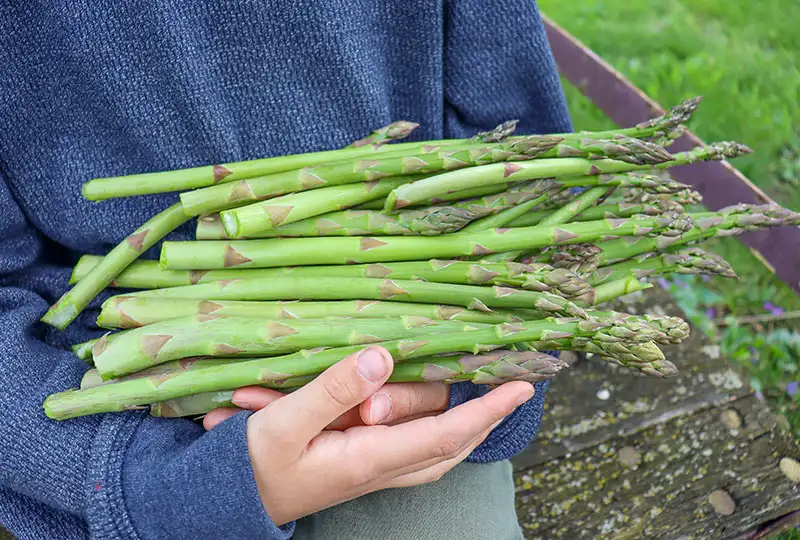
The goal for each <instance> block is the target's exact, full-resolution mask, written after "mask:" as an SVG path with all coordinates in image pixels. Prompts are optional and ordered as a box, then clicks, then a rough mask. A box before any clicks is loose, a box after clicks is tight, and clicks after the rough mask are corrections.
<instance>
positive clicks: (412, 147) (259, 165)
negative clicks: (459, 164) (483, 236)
mask: <svg viewBox="0 0 800 540" xmlns="http://www.w3.org/2000/svg"><path fill="white" fill-rule="evenodd" d="M699 102H700V98H693V99H690V100H686V101H684V102H683V103H681V104H679V105H677V106H675V107H673V108H672V109H670V110H669V111H668V112H667V113H666V114H665V115H664V116H661V117H658V118H654V119H652V120H648V121H647V122H642V123H640V124H638V125H636V126H633V127H631V128H624V129H618V130H611V131H600V132H593V133H592V132H581V133H564V134H561V135H560V136H562V137H564V138H565V139H570V138H595V139H603V138H609V137H613V136H615V135H618V134H619V135H627V136H630V137H637V138H650V137H655V138H660V137H664V136H666V135H668V134H669V133H672V132H674V131H675V130H676V128H678V127H679V126H680V125H681V124H682V123H684V122H686V121H687V120H688V119H689V117H690V116H691V114H692V113H693V112H694V111H695V109H696V108H697V106H698V104H699ZM513 125H515V123H514V122H513V121H512V122H511V123H506V124H505V127H504V124H501V126H498V128H495V130H492V131H490V132H487V133H484V134H478V135H477V136H476V137H475V138H473V139H451V140H439V141H427V142H423V143H398V144H392V145H385V146H383V145H382V146H378V147H376V146H375V145H369V146H361V147H357V148H347V149H343V150H342V149H340V150H328V151H322V152H314V153H309V154H294V155H289V156H279V157H272V158H262V159H254V160H250V161H240V162H235V163H225V164H220V165H209V166H203V167H194V168H191V169H181V170H175V171H164V172H157V173H145V174H134V175H129V176H121V177H116V178H99V179H95V180H91V181H90V182H88V183H86V184H84V188H83V194H84V197H86V198H87V199H89V200H95V201H99V200H103V199H109V198H113V197H128V196H132V195H145V194H149V193H164V192H168V191H183V190H189V189H196V188H202V187H207V186H213V185H215V184H217V183H220V182H231V181H234V180H240V179H242V178H252V177H254V176H263V175H268V174H274V173H280V172H284V171H289V170H292V169H300V168H303V167H312V166H316V165H321V164H323V163H333V162H337V161H343V160H347V159H356V158H362V157H366V156H370V155H378V156H384V155H388V154H389V153H396V152H403V153H406V154H412V153H414V152H416V151H420V150H421V149H422V148H423V147H424V146H429V145H464V144H467V143H469V142H475V141H482V142H494V141H497V140H502V139H504V138H505V137H506V136H508V135H509V134H510V131H513ZM492 134H495V135H496V136H495V137H494V138H493V137H492V136H491V135H492Z"/></svg>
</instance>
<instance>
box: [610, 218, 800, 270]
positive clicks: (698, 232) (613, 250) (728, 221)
mask: <svg viewBox="0 0 800 540" xmlns="http://www.w3.org/2000/svg"><path fill="white" fill-rule="evenodd" d="M689 216H690V217H691V218H692V219H693V220H694V222H695V226H694V227H693V228H692V229H691V230H689V231H687V232H685V233H683V234H680V235H678V236H663V235H659V234H656V235H654V236H649V237H645V238H641V239H631V238H619V239H616V240H609V241H607V242H602V243H600V244H598V247H600V248H601V249H602V250H603V252H602V253H601V254H600V265H601V266H608V265H609V264H614V263H616V262H620V261H624V260H626V259H630V258H631V257H635V256H636V255H641V254H642V253H649V252H654V251H655V252H661V251H677V250H679V249H681V248H682V247H683V246H685V245H687V244H689V243H692V242H698V241H700V240H705V239H708V238H713V237H715V236H735V235H738V234H741V233H742V232H745V231H754V230H759V229H764V228H767V227H788V226H793V225H800V214H799V213H797V212H793V211H791V210H788V209H786V208H781V207H780V206H778V205H773V204H765V205H752V204H737V205H734V206H729V207H726V208H723V209H722V210H720V211H719V212H703V213H697V214H689Z"/></svg>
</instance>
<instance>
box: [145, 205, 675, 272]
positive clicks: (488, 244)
mask: <svg viewBox="0 0 800 540" xmlns="http://www.w3.org/2000/svg"><path fill="white" fill-rule="evenodd" d="M685 225H686V221H685V217H684V216H683V215H681V214H670V213H667V214H662V215H660V216H654V217H649V218H646V219H645V218H637V219H607V220H598V221H587V222H581V223H570V224H565V225H554V226H547V227H525V228H519V229H493V230H489V231H481V232H475V233H454V234H448V235H442V236H418V237H408V236H382V237H375V238H373V237H333V238H274V239H267V240H229V241H204V242H165V243H164V245H163V246H162V249H161V258H160V265H161V267H162V268H165V269H168V270H199V269H222V268H232V267H237V268H266V267H274V266H292V265H316V264H353V263H371V262H385V261H404V260H405V261H408V260H420V259H435V258H453V257H459V256H474V255H487V254H489V253H495V252H502V251H512V250H516V249H528V250H530V249H537V248H542V247H546V246H550V245H560V244H577V243H585V242H592V241H595V240H598V239H601V238H604V237H606V236H609V235H614V236H638V235H643V234H649V233H652V232H656V231H663V233H664V234H673V231H672V230H671V229H670V227H672V226H675V227H677V229H676V230H677V231H681V230H684V229H685Z"/></svg>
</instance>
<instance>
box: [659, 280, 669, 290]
mask: <svg viewBox="0 0 800 540" xmlns="http://www.w3.org/2000/svg"><path fill="white" fill-rule="evenodd" d="M658 284H659V285H661V288H662V289H669V281H667V280H666V279H664V278H663V277H660V278H658Z"/></svg>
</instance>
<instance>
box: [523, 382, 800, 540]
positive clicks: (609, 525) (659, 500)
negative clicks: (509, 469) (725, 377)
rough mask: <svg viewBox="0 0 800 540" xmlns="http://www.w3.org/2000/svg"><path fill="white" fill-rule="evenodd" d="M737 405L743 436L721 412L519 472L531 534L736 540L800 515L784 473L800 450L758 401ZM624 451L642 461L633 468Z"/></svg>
mask: <svg viewBox="0 0 800 540" xmlns="http://www.w3.org/2000/svg"><path fill="white" fill-rule="evenodd" d="M730 407H731V408H733V409H734V410H736V412H737V414H738V415H739V416H740V418H741V419H742V426H741V427H740V428H739V429H738V430H731V429H729V428H728V427H726V425H724V424H723V422H722V421H721V420H720V411H721V409H718V408H709V409H705V410H700V411H697V412H695V413H694V414H691V415H689V416H683V417H677V418H673V419H672V420H670V421H669V422H667V423H664V424H657V425H654V426H651V427H648V428H647V429H645V430H643V431H640V432H638V433H635V434H631V435H627V436H624V437H618V438H615V439H611V440H609V441H608V442H607V443H603V444H600V445H598V446H594V447H589V448H586V449H584V450H582V451H580V452H577V453H574V454H566V455H564V456H563V457H560V458H558V459H554V460H551V461H548V462H546V463H540V464H538V465H536V466H535V467H532V468H527V469H523V470H521V471H519V472H518V474H517V477H516V478H517V486H518V493H517V504H518V513H519V516H520V520H521V523H522V524H523V528H524V530H525V532H526V536H527V537H529V538H620V539H623V538H637V539H638V538H659V539H670V538H735V537H737V536H739V535H740V534H741V533H743V532H745V531H748V530H751V529H753V528H754V527H756V526H758V525H759V524H761V523H764V522H766V521H769V520H772V519H776V518H779V517H781V516H784V515H786V514H789V513H790V512H792V511H795V510H797V509H800V485H796V484H792V483H791V482H790V481H789V480H788V479H787V478H786V477H785V476H783V474H782V473H781V472H780V470H779V468H778V461H779V460H780V458H781V457H783V456H793V457H795V458H797V457H798V456H800V448H798V446H797V444H796V443H795V442H794V441H793V440H791V439H790V438H789V437H788V436H787V435H785V434H784V433H782V432H781V431H780V430H778V429H776V427H775V426H774V425H773V417H772V415H771V414H770V413H769V411H767V410H766V408H765V407H764V406H763V404H762V403H760V402H759V401H758V400H757V399H755V397H753V396H745V397H742V398H739V399H737V400H735V401H734V402H732V403H731V404H730ZM623 449H625V450H623ZM621 454H622V455H623V456H626V455H627V454H632V455H627V462H628V463H629V464H630V463H635V462H636V459H635V458H636V456H639V458H640V459H641V463H640V464H639V465H638V466H635V467H630V466H625V465H623V464H622V463H621V459H620V455H621ZM715 490H725V491H726V492H727V493H729V494H730V496H731V497H732V498H733V500H734V501H735V504H736V508H735V511H734V512H733V513H732V514H731V515H728V516H722V515H718V514H717V513H715V511H714V510H713V508H712V507H711V505H710V503H709V496H710V494H711V493H712V492H714V491H715Z"/></svg>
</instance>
